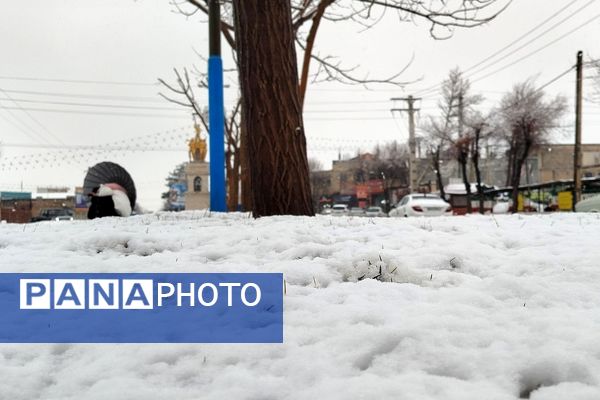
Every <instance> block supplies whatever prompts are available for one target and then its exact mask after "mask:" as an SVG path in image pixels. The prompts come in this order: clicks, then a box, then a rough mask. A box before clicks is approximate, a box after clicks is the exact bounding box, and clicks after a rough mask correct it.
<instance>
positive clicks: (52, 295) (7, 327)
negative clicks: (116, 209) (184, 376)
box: [0, 273, 283, 343]
mask: <svg viewBox="0 0 600 400" xmlns="http://www.w3.org/2000/svg"><path fill="white" fill-rule="evenodd" d="M0 312H2V315H3V316H4V319H3V323H1V324H0V342H2V343H282V342H283V276H282V274H193V273H192V274H187V273H182V274H161V273H158V274H135V273H123V274H101V273H90V274H71V273H67V274H47V273H45V274H0Z"/></svg>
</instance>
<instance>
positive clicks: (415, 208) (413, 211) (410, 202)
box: [390, 193, 452, 217]
mask: <svg viewBox="0 0 600 400" xmlns="http://www.w3.org/2000/svg"><path fill="white" fill-rule="evenodd" d="M440 215H452V207H451V206H450V204H449V203H447V202H445V201H444V200H442V199H441V198H440V197H439V196H436V195H433V194H421V193H418V194H409V195H406V196H404V197H403V198H402V200H401V201H400V202H399V203H398V204H397V205H396V208H394V209H393V210H392V211H390V217H438V216H440Z"/></svg>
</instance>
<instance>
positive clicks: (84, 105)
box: [0, 98, 183, 111]
mask: <svg viewBox="0 0 600 400" xmlns="http://www.w3.org/2000/svg"><path fill="white" fill-rule="evenodd" d="M0 100H5V99H2V98H0ZM12 100H13V101H18V102H22V103H34V104H53V105H62V106H77V107H104V108H116V109H134V110H168V111H181V110H182V109H183V108H181V107H154V106H135V105H127V104H100V103H78V102H71V101H47V100H31V99H12Z"/></svg>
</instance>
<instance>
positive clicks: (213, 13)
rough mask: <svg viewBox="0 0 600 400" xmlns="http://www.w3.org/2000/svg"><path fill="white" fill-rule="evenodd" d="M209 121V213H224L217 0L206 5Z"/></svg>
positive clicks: (223, 137) (219, 43)
mask: <svg viewBox="0 0 600 400" xmlns="http://www.w3.org/2000/svg"><path fill="white" fill-rule="evenodd" d="M208 37H209V40H208V41H209V58H208V111H209V115H208V119H209V129H210V131H209V137H208V140H209V144H210V147H209V150H210V210H211V211H221V212H225V211H227V204H226V201H225V197H226V195H225V105H224V102H223V61H222V59H221V8H220V5H219V0H210V2H209V6H208Z"/></svg>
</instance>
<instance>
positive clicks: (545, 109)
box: [497, 80, 567, 212]
mask: <svg viewBox="0 0 600 400" xmlns="http://www.w3.org/2000/svg"><path fill="white" fill-rule="evenodd" d="M566 104H567V102H566V99H565V98H564V97H562V96H556V97H555V98H552V99H549V100H546V96H545V94H544V92H543V91H542V90H538V89H536V88H535V86H534V84H533V81H531V80H527V81H525V82H523V83H519V84H517V85H515V86H514V87H513V89H512V90H511V92H510V93H508V94H506V95H505V96H504V97H503V98H502V100H501V102H500V106H499V107H498V110H497V115H498V117H499V126H498V129H500V130H501V132H502V136H503V139H504V140H505V141H506V143H507V145H508V154H507V156H508V157H507V158H508V175H509V179H510V186H512V201H513V212H517V208H518V196H519V184H520V182H521V170H522V168H523V164H524V163H525V161H526V160H527V157H528V156H529V154H530V153H531V151H532V150H533V149H535V148H536V147H538V146H539V145H540V144H543V143H544V142H545V141H546V140H547V139H548V138H549V136H550V135H551V133H552V131H553V129H555V128H556V125H557V122H558V121H559V119H560V118H561V116H562V114H563V113H564V112H565V110H566Z"/></svg>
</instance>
